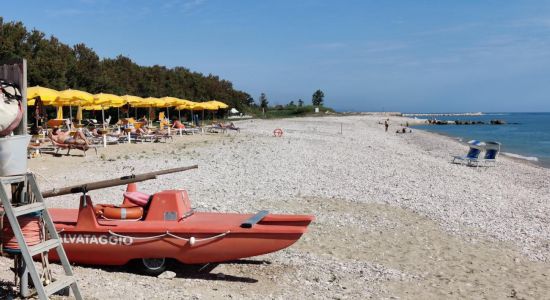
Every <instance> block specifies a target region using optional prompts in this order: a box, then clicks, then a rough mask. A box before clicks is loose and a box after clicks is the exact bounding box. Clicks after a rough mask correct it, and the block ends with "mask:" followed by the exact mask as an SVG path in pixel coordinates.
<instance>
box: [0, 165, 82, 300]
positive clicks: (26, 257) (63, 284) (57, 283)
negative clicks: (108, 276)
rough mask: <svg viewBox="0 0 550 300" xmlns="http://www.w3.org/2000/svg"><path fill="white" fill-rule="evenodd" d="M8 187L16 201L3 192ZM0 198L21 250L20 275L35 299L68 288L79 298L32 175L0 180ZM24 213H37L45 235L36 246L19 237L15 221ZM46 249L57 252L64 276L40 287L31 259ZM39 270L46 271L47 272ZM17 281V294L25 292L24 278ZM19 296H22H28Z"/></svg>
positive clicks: (78, 292)
mask: <svg viewBox="0 0 550 300" xmlns="http://www.w3.org/2000/svg"><path fill="white" fill-rule="evenodd" d="M10 185H12V187H13V186H15V187H16V188H18V189H19V191H20V193H13V195H17V199H11V198H12V197H10V196H9V195H10V194H12V193H11V191H10V193H8V192H7V191H6V186H10ZM0 199H1V200H2V205H3V207H4V213H5V215H6V216H7V217H8V220H9V223H10V226H11V228H12V230H13V233H14V235H15V237H16V239H17V243H18V245H19V250H20V251H21V256H22V259H23V262H24V264H23V265H24V266H26V271H25V272H23V274H24V277H26V276H27V272H28V274H29V275H30V277H31V280H32V283H33V285H34V288H35V290H36V294H37V295H38V297H39V299H44V300H47V299H48V297H49V296H50V295H52V294H55V293H57V292H59V291H60V290H63V289H66V288H68V287H70V288H71V289H72V291H73V295H74V297H75V298H76V299H77V300H80V299H82V296H81V295H80V290H79V289H78V285H77V283H76V279H75V277H74V275H73V271H72V269H71V265H70V264H69V260H68V259H67V255H66V254H65V250H63V246H62V244H61V240H60V239H59V235H58V234H57V231H56V230H55V226H54V224H53V221H52V219H51V217H50V214H49V213H48V210H47V209H46V205H45V203H44V199H43V198H42V194H41V193H40V190H39V188H38V185H37V183H36V179H35V177H34V175H33V174H32V173H27V174H25V175H19V176H8V177H0ZM28 214H38V215H39V216H41V217H42V219H43V223H44V226H45V229H46V234H45V235H44V237H43V240H42V241H41V242H40V243H39V244H36V245H33V246H28V245H27V243H26V241H25V239H24V237H23V232H22V230H21V226H20V224H19V221H18V219H17V217H19V216H24V215H28ZM50 250H55V251H57V255H58V257H59V260H60V262H61V265H62V266H63V270H64V273H65V274H64V275H62V276H59V277H58V278H55V279H53V280H52V281H51V282H50V283H48V284H47V285H44V284H43V283H42V280H41V278H40V274H39V270H38V268H37V266H36V265H35V263H34V261H33V259H32V258H33V256H36V255H41V254H45V253H47V252H49V251H50ZM43 271H47V272H49V270H43ZM20 281H21V282H22V283H25V284H24V285H25V286H23V284H22V285H21V289H20V293H22V294H23V292H25V293H27V292H28V290H27V289H28V286H27V280H26V278H25V280H24V278H20ZM22 296H25V297H26V296H29V295H22Z"/></svg>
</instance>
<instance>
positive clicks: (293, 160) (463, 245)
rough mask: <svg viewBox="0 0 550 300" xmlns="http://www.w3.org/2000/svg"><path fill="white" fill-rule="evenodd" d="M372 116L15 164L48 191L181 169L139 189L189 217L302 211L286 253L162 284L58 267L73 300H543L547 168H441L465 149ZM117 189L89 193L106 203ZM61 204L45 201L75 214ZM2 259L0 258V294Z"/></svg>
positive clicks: (286, 123) (69, 202)
mask: <svg viewBox="0 0 550 300" xmlns="http://www.w3.org/2000/svg"><path fill="white" fill-rule="evenodd" d="M385 118H386V117H384V116H380V115H353V116H323V117H306V118H291V119H273V120H258V119H250V120H243V121H236V122H235V125H236V126H238V127H240V128H241V131H240V132H228V133H217V134H212V133H208V134H206V133H205V134H198V135H188V136H182V137H179V136H178V137H175V138H174V141H172V142H170V141H168V142H167V143H145V144H131V145H127V144H124V145H115V146H108V147H107V148H105V149H103V148H101V149H100V150H99V154H98V155H97V156H96V155H95V154H92V153H91V151H90V152H88V155H87V156H86V157H82V156H79V155H80V153H79V152H78V151H74V152H75V153H74V154H76V155H77V156H68V157H67V156H63V157H54V156H51V155H47V154H46V155H42V156H41V157H38V158H34V159H31V160H29V169H30V170H31V171H32V172H35V173H36V174H37V179H38V181H39V184H40V187H41V189H42V190H48V189H51V188H54V187H62V186H67V185H73V184H77V183H82V182H89V181H95V180H102V179H109V178H115V177H120V176H124V175H128V174H138V173H144V172H149V171H153V170H160V169H166V168H172V167H177V166H188V165H194V164H197V165H199V168H198V169H196V170H191V171H186V172H182V173H176V174H171V175H167V176H161V177H159V178H158V179H157V180H153V181H146V182H142V183H139V184H138V186H139V189H140V190H141V191H143V192H146V193H154V192H157V191H160V190H165V189H186V190H187V191H188V193H189V197H190V199H191V203H192V205H193V207H194V208H195V209H196V210H198V211H223V212H242V213H255V212H257V211H259V210H262V209H266V210H269V211H270V212H272V213H290V214H312V215H315V217H316V220H315V221H314V222H313V223H312V224H311V225H310V227H309V230H308V232H307V233H306V234H305V235H304V236H303V237H302V238H301V239H300V240H299V241H298V242H297V243H296V244H294V245H292V246H291V247H289V248H287V249H285V250H282V251H279V252H275V253H271V254H268V255H263V256H259V257H252V258H248V259H244V260H241V261H236V262H228V263H222V264H219V265H217V266H215V267H214V268H212V269H209V270H208V271H204V270H202V271H200V270H199V267H196V266H183V265H179V264H174V265H173V266H171V267H170V272H173V273H174V274H173V276H164V277H168V278H157V277H150V276H144V275H140V274H138V273H136V272H135V271H133V270H132V269H131V268H129V267H101V268H98V267H91V266H78V265H77V266H74V272H75V274H76V276H77V278H78V283H79V286H80V288H81V292H82V294H83V295H84V298H85V299H367V298H372V299H465V298H469V299H471V298H476V299H477V298H486V299H504V298H518V299H549V298H550V169H548V168H543V167H540V166H537V165H534V164H531V163H529V162H525V161H520V160H517V159H513V158H509V157H505V156H499V157H498V162H497V164H496V166H493V167H468V166H465V165H457V164H452V163H451V157H452V156H453V155H463V154H465V153H466V152H467V149H468V148H467V146H466V145H464V144H462V143H460V142H458V141H457V140H455V139H453V138H450V137H446V136H441V135H437V134H434V133H429V132H425V131H421V130H416V129H414V128H413V129H412V133H406V134H396V133H395V131H396V130H398V129H400V128H401V126H399V124H404V123H406V122H407V121H410V120H411V119H407V118H402V117H389V118H390V124H391V125H390V128H389V130H388V132H385V131H384V128H383V125H380V124H379V123H380V122H381V121H383V120H384V119H385ZM276 128H281V129H282V130H283V132H284V133H283V135H282V136H281V137H274V136H273V130H274V129H276ZM124 188H125V187H123V186H120V187H113V188H108V189H103V190H97V191H92V192H90V196H91V197H92V200H93V201H94V202H95V203H113V204H118V203H120V202H121V201H122V192H123V191H124ZM77 199H78V196H76V195H67V196H60V197H56V198H51V199H47V200H46V202H47V205H48V206H49V207H67V208H76V207H78V200H77ZM11 266H12V261H11V259H9V258H6V257H0V282H2V283H3V285H4V286H6V285H7V282H10V281H12V280H13V273H12V272H11V271H9V268H10V267H11ZM56 267H59V266H56ZM161 277H163V276H161ZM59 298H61V297H59Z"/></svg>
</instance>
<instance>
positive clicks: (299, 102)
mask: <svg viewBox="0 0 550 300" xmlns="http://www.w3.org/2000/svg"><path fill="white" fill-rule="evenodd" d="M302 106H304V101H302V99H299V100H298V107H302Z"/></svg>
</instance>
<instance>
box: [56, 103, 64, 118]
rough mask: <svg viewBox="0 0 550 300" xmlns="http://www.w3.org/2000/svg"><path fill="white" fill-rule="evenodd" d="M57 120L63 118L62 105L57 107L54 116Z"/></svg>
mask: <svg viewBox="0 0 550 300" xmlns="http://www.w3.org/2000/svg"><path fill="white" fill-rule="evenodd" d="M55 118H56V119H57V120H63V106H61V105H60V106H58V107H57V115H56V117H55Z"/></svg>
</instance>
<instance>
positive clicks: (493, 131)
mask: <svg viewBox="0 0 550 300" xmlns="http://www.w3.org/2000/svg"><path fill="white" fill-rule="evenodd" d="M421 118H429V119H432V118H436V119H437V120H447V121H455V120H460V121H482V122H484V123H486V124H485V125H452V124H449V125H419V126H415V127H416V128H419V129H424V130H428V131H433V132H437V133H442V134H445V135H449V136H454V137H457V138H459V139H461V140H463V141H468V140H481V141H497V142H500V143H501V144H502V146H501V151H502V152H503V153H504V154H505V155H509V156H514V157H517V158H521V159H526V160H531V161H534V162H537V163H538V164H540V165H542V166H545V167H550V113H484V114H482V115H479V116H435V117H424V116H423V117H421ZM497 119H498V120H503V121H505V122H506V124H503V125H490V124H489V125H487V123H490V122H491V120H497Z"/></svg>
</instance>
